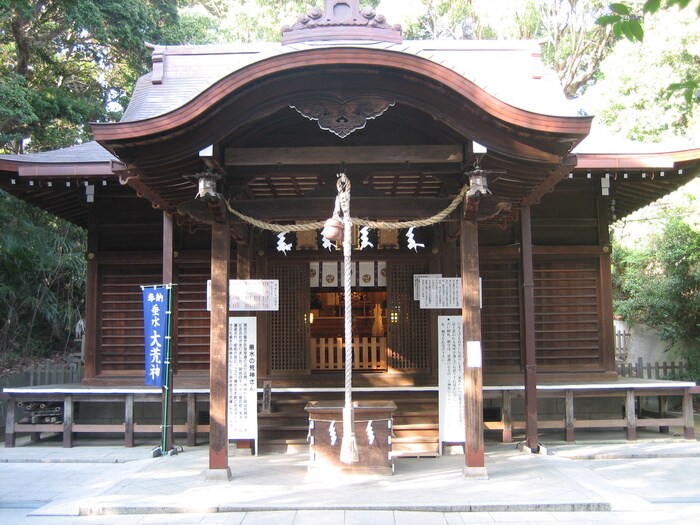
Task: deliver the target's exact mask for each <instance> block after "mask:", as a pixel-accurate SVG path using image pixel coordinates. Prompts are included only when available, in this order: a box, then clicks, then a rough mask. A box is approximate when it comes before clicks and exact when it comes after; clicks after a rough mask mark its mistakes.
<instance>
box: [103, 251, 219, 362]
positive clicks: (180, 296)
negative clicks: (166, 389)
mask: <svg viewBox="0 0 700 525" xmlns="http://www.w3.org/2000/svg"><path fill="white" fill-rule="evenodd" d="M177 275H178V277H177V279H178V286H177V287H176V292H175V293H176V296H177V320H175V321H174V322H173V332H174V333H175V331H176V332H177V337H176V343H175V344H174V345H173V353H174V369H175V370H176V372H183V371H198V370H202V371H206V370H209V312H208V311H207V308H206V306H207V305H206V294H207V291H206V287H207V279H209V265H208V264H206V265H205V264H203V263H198V264H194V263H186V264H182V265H180V266H179V267H178V268H177ZM161 281H162V268H161V265H160V264H133V263H124V264H111V263H110V264H103V265H101V266H100V290H101V292H100V294H99V299H100V315H99V316H98V319H99V323H100V327H101V329H100V330H99V334H100V341H99V344H98V348H99V355H100V360H99V367H98V368H99V370H100V372H107V373H109V372H113V371H119V372H131V371H133V372H134V373H140V372H141V371H142V370H143V366H144V339H143V337H144V335H143V305H142V298H141V286H142V285H149V284H160V283H161Z"/></svg>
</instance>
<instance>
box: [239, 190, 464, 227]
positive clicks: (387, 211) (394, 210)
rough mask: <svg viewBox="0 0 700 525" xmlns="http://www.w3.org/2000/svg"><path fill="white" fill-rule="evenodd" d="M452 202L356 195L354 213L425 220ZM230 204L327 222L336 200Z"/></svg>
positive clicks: (270, 215)
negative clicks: (325, 220)
mask: <svg viewBox="0 0 700 525" xmlns="http://www.w3.org/2000/svg"><path fill="white" fill-rule="evenodd" d="M451 201H452V198H441V197H355V196H354V195H353V199H352V209H353V212H352V214H353V216H354V217H367V218H370V219H373V220H381V219H390V220H394V219H398V218H400V219H401V220H412V219H423V218H426V217H432V216H433V215H435V214H436V213H438V212H440V211H442V210H444V209H445V208H446V207H447V206H449V204H450V202H451ZM230 204H231V207H233V208H234V209H235V210H236V211H239V212H241V213H243V214H245V215H249V216H251V217H254V218H256V219H262V220H267V221H288V220H302V221H303V220H323V219H327V218H328V216H329V215H330V213H331V212H332V211H333V200H332V198H329V197H323V198H321V197H319V198H316V197H309V198H303V199H284V200H283V199H255V200H250V201H231V202H230ZM282 204H284V205H282ZM455 221H456V219H455Z"/></svg>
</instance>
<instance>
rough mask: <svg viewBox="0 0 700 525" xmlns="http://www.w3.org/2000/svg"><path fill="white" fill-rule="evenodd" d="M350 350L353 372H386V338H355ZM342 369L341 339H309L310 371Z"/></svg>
mask: <svg viewBox="0 0 700 525" xmlns="http://www.w3.org/2000/svg"><path fill="white" fill-rule="evenodd" d="M352 349H353V364H352V367H353V369H354V370H376V371H383V370H386V337H355V338H353V343H352ZM344 367H345V349H344V347H343V338H342V337H318V338H312V339H311V369H312V370H343V369H344Z"/></svg>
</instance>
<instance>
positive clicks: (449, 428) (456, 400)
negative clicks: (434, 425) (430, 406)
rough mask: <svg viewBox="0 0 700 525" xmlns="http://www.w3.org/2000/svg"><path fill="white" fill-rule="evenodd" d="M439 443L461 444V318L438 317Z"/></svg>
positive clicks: (462, 355)
mask: <svg viewBox="0 0 700 525" xmlns="http://www.w3.org/2000/svg"><path fill="white" fill-rule="evenodd" d="M438 353H439V361H438V389H439V399H440V412H439V414H440V415H439V427H440V431H439V434H440V443H464V442H465V439H466V421H465V414H464V343H463V342H462V317H461V316H454V315H441V316H438Z"/></svg>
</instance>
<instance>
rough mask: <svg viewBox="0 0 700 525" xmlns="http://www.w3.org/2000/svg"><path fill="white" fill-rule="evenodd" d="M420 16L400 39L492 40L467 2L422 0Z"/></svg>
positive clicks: (491, 33) (490, 34)
mask: <svg viewBox="0 0 700 525" xmlns="http://www.w3.org/2000/svg"><path fill="white" fill-rule="evenodd" d="M423 4H424V8H425V11H424V14H423V15H421V16H420V18H419V19H418V20H416V21H415V22H414V23H412V24H410V25H409V26H408V27H406V28H404V36H405V38H408V39H415V40H440V39H448V40H486V39H493V38H495V37H496V34H495V32H494V30H493V29H492V28H491V27H490V26H489V25H488V24H484V23H483V22H482V20H481V18H480V17H479V14H478V11H477V9H476V8H475V7H474V4H473V2H472V1H471V0H462V1H460V2H455V1H451V0H424V2H423Z"/></svg>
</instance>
